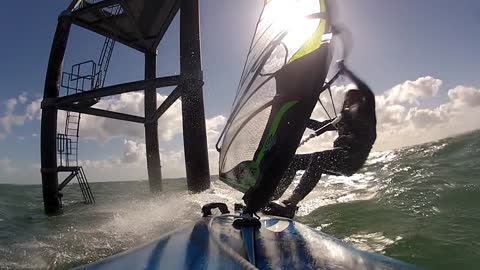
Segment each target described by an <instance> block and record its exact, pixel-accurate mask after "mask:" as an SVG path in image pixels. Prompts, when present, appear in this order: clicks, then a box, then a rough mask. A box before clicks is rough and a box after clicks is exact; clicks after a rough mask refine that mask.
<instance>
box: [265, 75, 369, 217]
mask: <svg viewBox="0 0 480 270" xmlns="http://www.w3.org/2000/svg"><path fill="white" fill-rule="evenodd" d="M342 70H343V73H344V74H345V75H347V76H348V77H350V79H351V80H352V81H353V82H354V83H355V84H356V86H357V88H358V89H352V90H349V91H348V92H347V93H346V94H345V100H344V102H343V106H342V110H341V114H340V116H338V117H337V119H336V120H335V119H334V120H327V121H323V122H318V121H315V120H312V119H310V120H309V122H308V124H307V128H309V129H312V130H315V131H316V134H315V135H320V134H322V133H324V132H326V131H333V130H336V131H338V138H337V139H336V140H335V141H334V143H333V146H334V148H333V149H330V150H326V151H321V152H316V153H310V154H297V155H295V157H294V158H293V160H292V162H291V163H290V166H289V168H288V169H287V171H286V172H285V174H284V175H283V177H282V180H281V181H280V184H279V185H278V187H277V189H276V191H275V194H274V196H273V199H278V198H280V197H281V196H282V195H283V193H284V192H285V190H286V189H287V188H288V186H289V185H290V184H291V182H292V181H293V178H294V177H295V174H296V172H297V171H299V170H305V173H304V174H303V176H302V179H301V180H300V183H299V184H298V186H297V187H296V188H295V190H294V191H293V193H292V195H291V196H290V197H289V198H288V199H286V200H284V201H283V202H282V203H283V205H282V204H278V203H274V202H270V203H269V205H268V206H267V207H266V208H265V209H264V213H266V214H271V215H278V216H285V217H289V218H292V217H293V216H294V214H295V211H296V209H297V204H298V203H299V202H300V201H301V200H303V198H305V197H306V196H307V195H308V194H309V193H310V192H311V191H312V190H313V188H314V187H315V186H316V185H317V183H318V181H319V180H320V178H321V176H322V173H327V174H332V175H346V176H350V175H352V174H354V173H355V172H356V171H358V170H359V169H360V168H361V167H362V166H363V164H364V163H365V160H366V159H367V157H368V155H369V153H370V150H371V149H372V145H373V143H374V142H375V139H376V137H377V134H376V124H377V120H376V115H375V95H374V94H373V92H372V91H371V90H370V88H369V87H368V86H367V85H366V84H365V83H364V82H363V81H361V80H360V79H359V78H358V77H356V76H355V75H354V74H353V73H352V72H351V71H350V70H349V69H347V68H346V67H344V66H343V67H342Z"/></svg>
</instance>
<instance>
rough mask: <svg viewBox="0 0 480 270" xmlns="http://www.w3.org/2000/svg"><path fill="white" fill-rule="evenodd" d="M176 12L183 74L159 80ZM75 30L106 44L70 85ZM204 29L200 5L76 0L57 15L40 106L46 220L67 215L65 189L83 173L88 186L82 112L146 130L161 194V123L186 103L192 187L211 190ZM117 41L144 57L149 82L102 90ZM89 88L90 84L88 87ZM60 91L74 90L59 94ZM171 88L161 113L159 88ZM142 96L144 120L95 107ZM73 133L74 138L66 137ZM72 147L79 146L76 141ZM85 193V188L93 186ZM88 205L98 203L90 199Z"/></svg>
mask: <svg viewBox="0 0 480 270" xmlns="http://www.w3.org/2000/svg"><path fill="white" fill-rule="evenodd" d="M178 12H180V75H174V76H167V77H157V75H156V73H157V70H156V66H157V62H156V60H157V47H158V44H159V43H160V41H161V39H162V38H163V36H164V34H165V32H166V31H167V29H168V27H169V25H170V24H171V22H172V20H173V18H174V17H175V15H176V14H177V13H178ZM72 24H75V25H77V26H80V27H83V28H85V29H88V30H90V31H93V32H95V33H98V34H100V35H103V36H105V37H106V40H105V44H104V47H103V49H102V53H101V57H100V59H99V61H98V63H95V62H84V63H80V64H77V65H74V66H73V67H72V70H71V72H70V74H73V75H68V76H73V77H70V78H69V79H68V80H70V81H69V82H68V84H65V80H66V79H65V76H66V75H65V74H64V75H63V79H62V63H63V59H64V56H65V52H66V48H67V42H68V37H69V34H70V28H71V26H72ZM199 28H200V26H199V10H198V0H181V1H180V0H96V1H95V0H73V1H72V3H71V4H70V5H69V6H68V7H67V9H66V10H65V11H63V12H62V13H61V14H60V16H59V18H58V24H57V28H56V31H55V36H54V39H53V42H52V48H51V51H50V58H49V62H48V68H47V74H46V79H45V88H44V96H43V101H42V122H41V123H42V126H41V166H42V169H41V173H42V186H43V200H44V207H45V212H46V213H47V214H49V215H55V214H60V213H61V212H62V203H61V193H60V190H61V189H62V188H63V187H64V186H65V185H66V184H68V182H69V181H70V180H71V179H72V178H73V177H75V176H77V175H79V174H80V177H81V179H78V180H79V183H80V182H82V181H83V182H85V183H87V182H86V177H85V174H84V172H83V169H81V167H79V166H78V164H77V163H76V162H77V160H78V158H77V157H78V156H77V155H78V152H77V151H78V128H79V123H80V114H90V115H95V116H99V117H106V118H112V119H117V120H123V121H129V122H134V123H139V124H143V125H144V126H145V142H146V149H147V171H148V179H149V183H150V189H151V190H152V191H161V189H162V182H161V181H162V174H161V166H160V153H159V146H158V119H159V118H160V117H161V116H162V114H163V113H164V112H165V111H167V110H168V108H169V107H170V106H171V105H172V104H173V103H174V102H175V101H176V100H177V99H179V98H181V101H182V119H183V137H184V140H183V141H184V151H185V166H186V172H187V183H188V188H189V190H191V191H193V192H199V191H203V190H205V189H207V188H209V186H210V172H209V167H208V152H207V139H206V128H205V113H204V104H203V89H202V88H203V76H202V68H201V51H200V29H199ZM115 41H116V42H120V43H122V44H124V45H126V46H128V47H131V48H132V49H135V50H138V51H140V52H142V53H143V54H144V55H145V79H144V80H140V81H134V82H126V83H122V84H118V85H109V86H104V81H105V75H106V72H107V69H108V63H109V61H110V56H111V49H113V44H114V42H115ZM88 65H92V66H93V67H92V70H93V73H88V72H87V73H83V71H81V70H84V69H85V67H87V66H88ZM77 69H78V70H77ZM68 76H67V77H68ZM72 78H73V80H72ZM72 82H73V83H75V84H76V85H75V86H74V87H71V86H70V84H69V83H72ZM77 83H78V84H77ZM82 83H83V84H82ZM79 85H80V86H79ZM85 85H87V87H86V88H85ZM62 86H63V88H66V89H67V91H69V92H67V93H66V94H65V95H62V96H61V95H60V93H61V91H60V89H61V87H62ZM169 86H176V88H175V89H174V90H173V91H172V92H171V93H170V95H169V96H168V97H167V99H166V100H165V101H164V102H163V103H162V104H161V105H160V106H158V107H157V100H156V89H157V88H160V87H169ZM139 90H143V91H144V93H145V115H144V117H141V116H136V115H130V114H125V113H119V112H113V111H108V110H103V109H98V108H93V107H92V106H93V105H94V104H95V103H96V102H98V100H99V99H100V98H102V97H106V96H111V95H118V94H122V93H127V92H132V91H139ZM58 110H64V111H67V122H66V129H65V133H60V134H59V133H57V113H58ZM70 129H71V130H72V132H73V134H71V133H69V130H70ZM72 138H73V140H72ZM73 141H76V143H72V142H73ZM62 151H63V152H62ZM66 153H68V154H67V156H69V155H70V156H74V160H75V164H73V165H72V164H70V162H71V160H72V159H71V157H70V156H69V157H68V158H66V157H65V154H66ZM57 155H58V156H57ZM62 157H63V158H65V159H63V158H62ZM67 160H68V161H67ZM59 162H60V164H58V163H59ZM72 168H80V169H77V171H78V173H77V174H76V175H74V174H73V173H71V174H70V175H69V176H67V178H66V179H65V180H64V181H63V182H62V183H61V184H60V185H59V182H58V173H59V172H62V171H67V172H73V171H72V170H73V169H72ZM78 177H79V176H77V178H78ZM69 178H70V179H69ZM81 187H82V185H81ZM83 187H84V188H85V189H86V187H88V183H87V185H86V186H83ZM84 188H82V192H84ZM88 190H89V187H88ZM90 194H91V192H90ZM84 196H86V197H85V198H86V201H88V200H87V198H88V196H89V194H88V192H87V193H84ZM91 199H92V200H93V195H92V196H91Z"/></svg>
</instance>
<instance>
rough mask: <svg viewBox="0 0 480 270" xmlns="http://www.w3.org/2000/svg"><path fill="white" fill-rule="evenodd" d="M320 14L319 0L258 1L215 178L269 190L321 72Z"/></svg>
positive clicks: (295, 140)
mask: <svg viewBox="0 0 480 270" xmlns="http://www.w3.org/2000/svg"><path fill="white" fill-rule="evenodd" d="M328 15H329V14H328V12H327V6H326V3H325V0H268V1H265V3H264V8H263V11H262V13H261V15H260V18H259V20H258V23H257V28H256V31H255V34H254V37H253V39H252V42H251V45H250V49H249V52H248V55H247V59H246V62H245V65H244V68H243V72H242V75H241V78H240V83H239V86H238V89H237V93H236V96H235V100H234V103H233V108H232V111H231V114H230V117H229V119H228V121H227V124H226V126H225V129H224V131H223V133H222V135H221V137H220V139H219V143H220V142H221V147H220V148H219V150H220V159H219V169H220V173H219V175H220V180H222V181H223V182H225V183H227V184H228V185H230V186H232V187H234V188H236V189H238V190H240V191H242V192H246V191H247V190H249V193H250V195H252V193H256V192H257V193H260V192H262V195H261V196H260V197H265V196H269V194H270V193H273V191H272V189H273V190H274V189H275V187H276V185H277V184H278V181H279V180H280V178H281V175H282V174H283V172H284V171H285V170H286V169H287V167H288V164H289V162H290V160H291V158H292V157H293V155H294V153H295V150H296V148H297V146H298V144H299V141H300V139H301V137H302V134H303V132H304V130H305V127H306V121H307V120H308V118H309V117H310V114H311V113H312V110H313V108H314V106H315V102H316V100H317V98H318V96H319V94H320V91H321V90H322V86H323V83H324V81H325V77H326V75H327V73H328V69H329V66H330V62H331V55H330V44H329V43H330V39H331V37H332V35H331V33H330V22H329V21H330V20H329V17H328ZM217 145H218V144H217ZM253 187H255V188H253ZM244 199H245V198H244ZM264 200H265V199H262V203H263V201H264ZM246 202H247V201H246ZM247 205H248V202H247Z"/></svg>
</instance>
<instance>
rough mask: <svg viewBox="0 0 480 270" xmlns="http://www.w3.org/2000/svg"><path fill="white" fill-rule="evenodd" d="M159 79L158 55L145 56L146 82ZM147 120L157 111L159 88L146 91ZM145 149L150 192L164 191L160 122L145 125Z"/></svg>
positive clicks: (150, 87) (152, 87)
mask: <svg viewBox="0 0 480 270" xmlns="http://www.w3.org/2000/svg"><path fill="white" fill-rule="evenodd" d="M155 78H157V54H156V53H146V54H145V80H149V79H155ZM144 103H145V118H146V119H151V118H153V115H154V114H155V111H156V110H157V88H156V87H155V86H148V87H147V88H146V89H145V96H144ZM145 148H146V152H147V172H148V183H149V185H150V190H151V191H153V192H158V191H161V190H162V170H161V167H160V152H159V148H158V120H157V119H156V120H155V121H152V122H146V123H145Z"/></svg>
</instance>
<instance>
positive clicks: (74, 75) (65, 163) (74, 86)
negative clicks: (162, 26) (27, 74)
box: [57, 6, 120, 203]
mask: <svg viewBox="0 0 480 270" xmlns="http://www.w3.org/2000/svg"><path fill="white" fill-rule="evenodd" d="M119 9H120V6H119V8H117V10H116V12H117V13H118V12H119ZM114 46H115V41H114V40H113V39H110V38H105V41H104V43H103V47H102V51H101V53H100V57H99V59H98V64H97V63H95V62H94V61H92V60H90V61H85V62H82V63H78V64H75V65H73V66H72V68H71V71H70V72H63V73H62V83H61V87H62V88H63V89H65V95H72V94H77V93H80V92H84V91H89V90H93V89H98V88H101V87H103V85H104V83H105V78H106V75H107V71H108V66H109V64H110V59H111V56H112V52H113V48H114ZM96 101H98V100H96ZM94 103H95V102H93V103H92V104H94ZM77 105H80V104H77ZM80 119H81V113H78V112H71V111H67V112H66V118H65V129H64V133H59V134H57V153H58V156H59V163H60V167H59V171H69V172H71V173H70V175H69V176H67V178H66V179H65V180H64V181H63V182H62V183H61V184H60V185H59V190H61V189H62V188H63V187H65V186H66V185H67V184H68V182H70V181H71V180H72V179H73V178H74V177H76V178H77V181H78V184H79V186H80V190H81V191H82V194H83V198H84V200H85V202H86V203H95V198H94V197H93V194H92V191H91V189H90V185H89V184H88V180H87V177H86V175H85V171H84V170H83V167H81V166H79V165H78V145H79V143H78V141H79V131H80Z"/></svg>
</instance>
